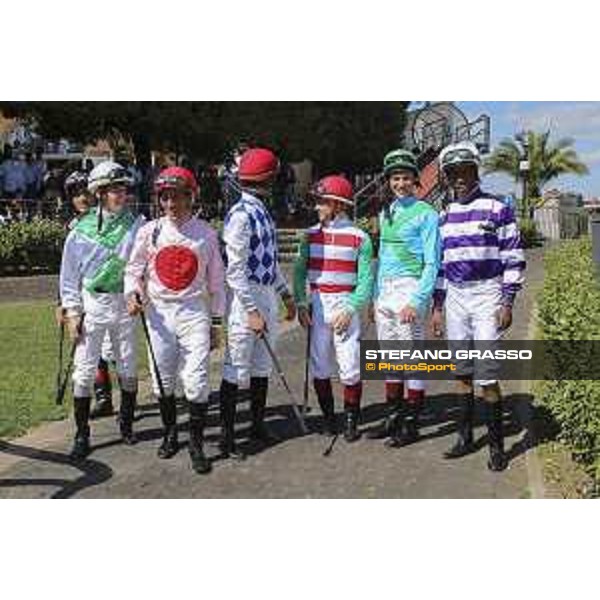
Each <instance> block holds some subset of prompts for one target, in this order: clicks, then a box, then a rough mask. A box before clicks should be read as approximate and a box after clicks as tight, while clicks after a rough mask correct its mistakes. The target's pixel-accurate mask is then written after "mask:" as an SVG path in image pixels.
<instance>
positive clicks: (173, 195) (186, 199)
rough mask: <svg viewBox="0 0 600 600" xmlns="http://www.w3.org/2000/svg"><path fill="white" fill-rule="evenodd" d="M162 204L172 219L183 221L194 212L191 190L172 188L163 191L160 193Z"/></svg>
mask: <svg viewBox="0 0 600 600" xmlns="http://www.w3.org/2000/svg"><path fill="white" fill-rule="evenodd" d="M160 204H161V206H162V208H163V210H164V211H165V215H166V216H167V217H168V218H169V219H171V220H172V221H181V220H184V219H187V218H189V216H190V215H191V214H192V198H191V196H190V194H189V192H187V191H185V190H182V189H178V188H172V189H167V190H165V191H163V192H162V193H161V195H160Z"/></svg>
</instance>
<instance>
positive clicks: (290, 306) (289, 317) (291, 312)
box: [282, 295, 296, 321]
mask: <svg viewBox="0 0 600 600" xmlns="http://www.w3.org/2000/svg"><path fill="white" fill-rule="evenodd" d="M282 300H283V304H284V306H285V310H286V314H285V320H286V321H293V320H294V319H295V318H296V303H295V302H294V298H293V297H292V296H290V295H287V296H285V297H284V298H282Z"/></svg>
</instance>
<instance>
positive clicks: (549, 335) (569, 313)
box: [536, 238, 600, 480]
mask: <svg viewBox="0 0 600 600" xmlns="http://www.w3.org/2000/svg"><path fill="white" fill-rule="evenodd" d="M591 256H592V248H591V241H590V239H589V238H581V239H579V240H574V241H569V242H564V243H563V244H561V245H560V246H559V247H558V248H557V249H555V250H554V251H552V252H550V253H549V254H548V256H547V257H546V261H545V264H546V271H545V275H544V285H543V288H542V290H541V292H540V296H539V299H538V312H539V326H540V333H541V337H542V338H543V339H546V340H600V283H599V281H598V277H597V273H596V272H595V269H594V264H593V261H592V258H591ZM577 358H578V359H580V360H581V358H582V357H577ZM573 359H574V357H573V356H570V357H565V356H562V357H557V361H561V362H562V363H563V365H564V366H566V369H565V370H566V372H567V373H566V374H567V376H568V372H569V370H570V365H567V364H566V361H570V363H571V365H573V368H574V369H575V368H576V365H575V361H574V360H573ZM583 360H585V359H583ZM563 372H564V371H563ZM536 398H537V402H539V403H540V404H542V405H544V406H545V407H547V408H548V409H549V410H550V411H551V413H552V415H553V417H554V418H555V420H556V422H557V423H558V425H559V426H560V431H561V433H560V437H561V439H562V440H563V441H564V442H565V443H566V444H567V445H568V446H569V447H570V449H571V450H572V452H573V455H574V456H575V458H576V459H578V460H579V461H581V462H583V463H584V464H585V465H586V466H588V467H589V468H590V470H591V471H592V474H593V475H594V476H595V478H596V479H597V480H600V381H599V380H583V381H575V380H567V379H563V380H553V381H543V382H540V383H539V384H538V385H537V386H536Z"/></svg>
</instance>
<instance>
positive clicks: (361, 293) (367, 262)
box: [348, 235, 373, 312]
mask: <svg viewBox="0 0 600 600" xmlns="http://www.w3.org/2000/svg"><path fill="white" fill-rule="evenodd" d="M372 293H373V244H372V242H371V238H370V237H369V236H368V235H367V236H365V238H364V239H363V242H362V244H361V245H360V248H359V249H358V273H357V284H356V287H355V288H354V291H353V292H352V293H351V294H350V297H349V298H348V304H349V306H350V308H351V309H352V311H353V312H358V311H360V310H362V309H363V308H364V307H365V306H366V305H367V304H368V302H370V300H371V295H372Z"/></svg>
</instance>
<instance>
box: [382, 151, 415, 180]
mask: <svg viewBox="0 0 600 600" xmlns="http://www.w3.org/2000/svg"><path fill="white" fill-rule="evenodd" d="M394 171H410V172H411V173H414V175H415V177H418V176H419V167H418V166H417V158H416V156H415V155H414V154H413V153H412V152H409V151H408V150H392V151H391V152H389V153H388V154H386V156H385V158H384V159H383V172H384V174H385V176H386V177H389V176H390V175H391V174H392V173H393V172H394Z"/></svg>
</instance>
